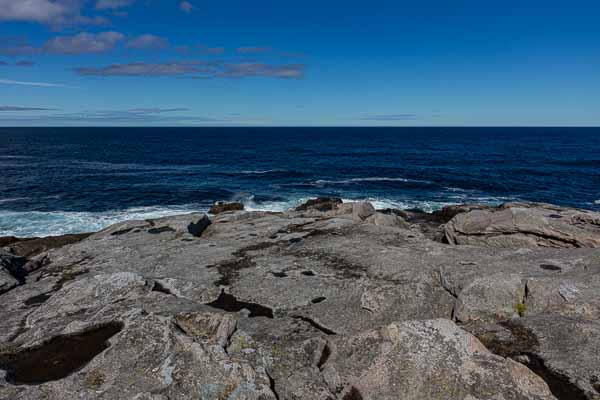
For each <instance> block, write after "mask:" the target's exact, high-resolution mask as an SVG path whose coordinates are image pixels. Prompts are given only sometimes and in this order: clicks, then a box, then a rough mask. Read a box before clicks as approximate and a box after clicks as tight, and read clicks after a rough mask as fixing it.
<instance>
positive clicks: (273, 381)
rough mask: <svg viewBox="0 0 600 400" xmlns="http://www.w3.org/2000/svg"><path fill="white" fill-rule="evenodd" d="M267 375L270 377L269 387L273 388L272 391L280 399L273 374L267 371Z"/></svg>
mask: <svg viewBox="0 0 600 400" xmlns="http://www.w3.org/2000/svg"><path fill="white" fill-rule="evenodd" d="M267 377H268V378H269V387H270V388H271V392H273V394H274V395H275V398H276V399H277V400H279V393H277V390H276V389H275V380H274V379H273V377H272V376H271V374H269V372H268V371H267Z"/></svg>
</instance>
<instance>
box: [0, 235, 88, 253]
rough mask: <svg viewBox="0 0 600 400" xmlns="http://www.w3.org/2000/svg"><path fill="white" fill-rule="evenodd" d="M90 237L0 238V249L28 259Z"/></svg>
mask: <svg viewBox="0 0 600 400" xmlns="http://www.w3.org/2000/svg"><path fill="white" fill-rule="evenodd" d="M90 235H91V233H79V234H69V235H60V236H48V237H43V238H24V239H21V238H16V237H13V236H7V237H0V247H7V248H8V249H9V250H10V251H11V252H12V253H13V254H15V255H18V256H22V257H27V258H30V257H34V256H37V255H39V254H42V253H45V252H47V251H49V250H52V249H57V248H60V247H62V246H66V245H69V244H73V243H77V242H79V241H81V240H83V239H85V238H86V237H88V236H90Z"/></svg>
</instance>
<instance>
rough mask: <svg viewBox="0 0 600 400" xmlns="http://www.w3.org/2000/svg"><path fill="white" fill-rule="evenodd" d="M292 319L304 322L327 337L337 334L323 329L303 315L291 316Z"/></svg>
mask: <svg viewBox="0 0 600 400" xmlns="http://www.w3.org/2000/svg"><path fill="white" fill-rule="evenodd" d="M292 318H296V319H299V320H301V321H304V322H306V323H308V324H310V325H311V326H312V327H313V328H315V329H318V330H320V331H321V332H323V333H324V334H326V335H328V336H331V335H337V332H334V331H332V330H331V329H329V328H326V327H324V326H323V325H321V324H319V323H318V322H316V321H315V320H313V319H312V318H309V317H305V316H303V315H293V316H292Z"/></svg>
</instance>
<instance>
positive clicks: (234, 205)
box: [208, 201, 244, 215]
mask: <svg viewBox="0 0 600 400" xmlns="http://www.w3.org/2000/svg"><path fill="white" fill-rule="evenodd" d="M243 210H244V205H243V204H242V203H239V202H230V203H229V202H224V201H217V202H216V203H215V204H214V205H213V206H212V207H211V208H210V210H208V213H209V214H212V215H217V214H221V213H224V212H228V211H243Z"/></svg>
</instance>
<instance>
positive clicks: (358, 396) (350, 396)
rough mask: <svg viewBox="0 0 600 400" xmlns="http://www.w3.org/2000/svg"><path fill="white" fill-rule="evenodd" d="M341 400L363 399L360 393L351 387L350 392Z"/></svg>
mask: <svg viewBox="0 0 600 400" xmlns="http://www.w3.org/2000/svg"><path fill="white" fill-rule="evenodd" d="M342 400H363V397H362V394H361V393H360V391H359V390H358V389H357V388H355V387H354V386H352V387H351V388H350V390H348V391H347V392H346V394H345V395H344V397H342Z"/></svg>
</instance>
